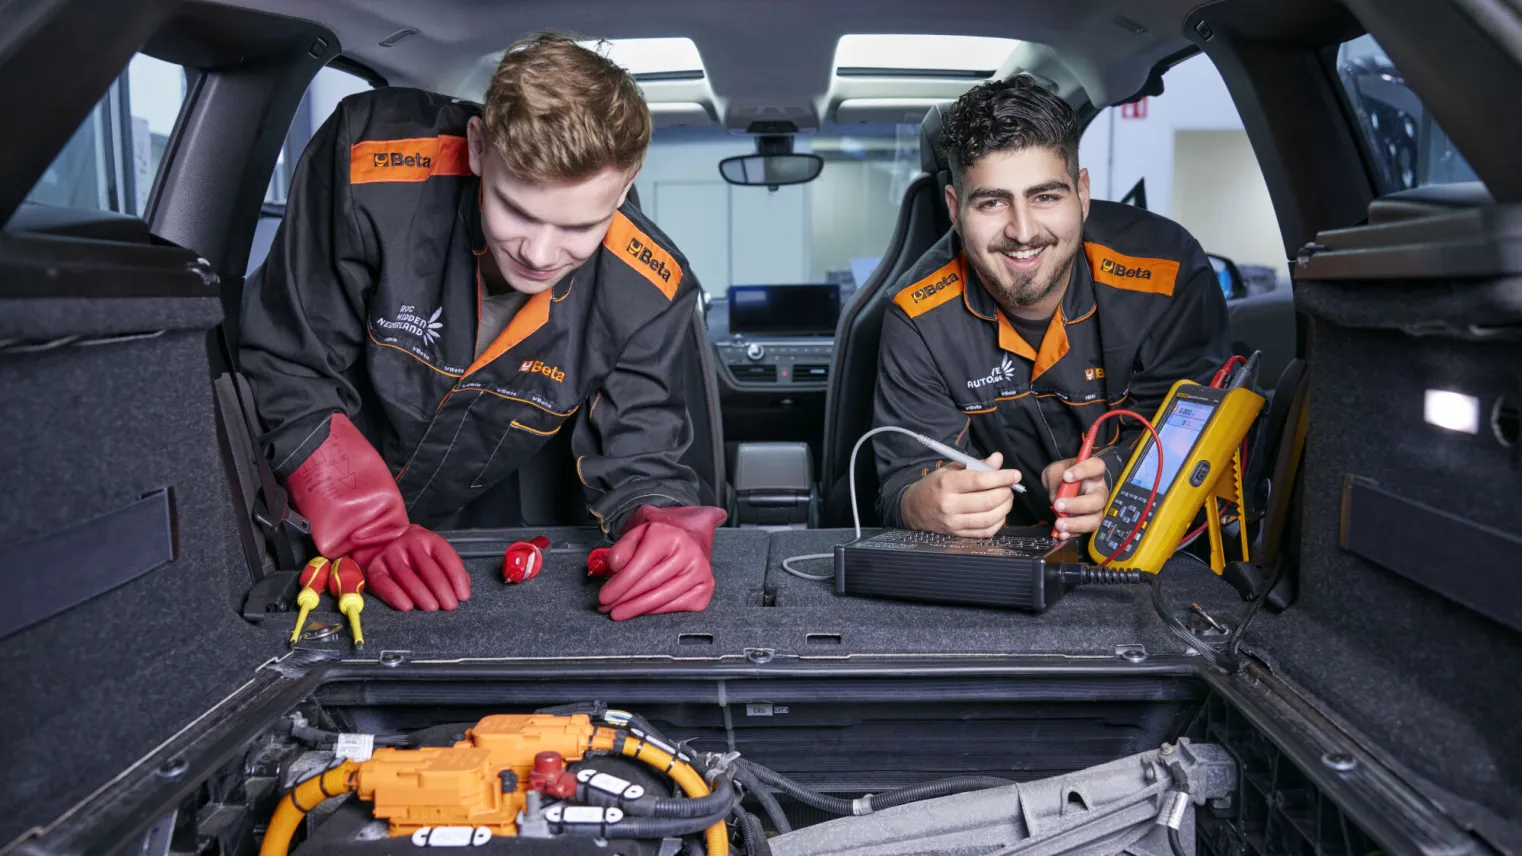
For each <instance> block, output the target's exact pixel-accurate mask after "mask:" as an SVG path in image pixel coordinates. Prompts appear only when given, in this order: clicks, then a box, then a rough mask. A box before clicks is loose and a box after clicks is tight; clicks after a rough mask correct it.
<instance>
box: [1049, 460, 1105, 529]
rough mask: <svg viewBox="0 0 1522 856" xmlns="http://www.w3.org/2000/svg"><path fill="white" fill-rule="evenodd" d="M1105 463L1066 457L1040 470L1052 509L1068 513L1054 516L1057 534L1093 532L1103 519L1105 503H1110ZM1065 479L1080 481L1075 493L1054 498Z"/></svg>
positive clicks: (1066, 480)
mask: <svg viewBox="0 0 1522 856" xmlns="http://www.w3.org/2000/svg"><path fill="white" fill-rule="evenodd" d="M1105 473H1106V470H1105V462H1104V461H1103V460H1101V459H1100V458H1098V457H1093V458H1089V459H1087V460H1084V461H1079V460H1078V459H1077V458H1068V459H1067V460H1065V461H1057V462H1056V463H1053V464H1049V465H1048V466H1047V468H1046V469H1044V470H1042V471H1041V483H1042V484H1044V485H1046V492H1047V495H1048V496H1050V498H1051V502H1052V510H1053V511H1058V512H1062V513H1065V514H1067V517H1059V518H1057V527H1056V528H1057V534H1058V537H1060V538H1062V539H1063V540H1067V539H1068V538H1072V537H1073V536H1074V535H1082V534H1084V533H1087V532H1093V531H1094V530H1096V529H1098V528H1099V524H1100V523H1101V522H1103V521H1104V515H1105V506H1106V505H1109V503H1110V489H1109V486H1108V485H1107V484H1106V483H1105ZM1064 482H1079V487H1078V495H1077V496H1070V497H1066V498H1064V499H1058V498H1057V490H1058V489H1059V488H1061V487H1062V485H1063V483H1064Z"/></svg>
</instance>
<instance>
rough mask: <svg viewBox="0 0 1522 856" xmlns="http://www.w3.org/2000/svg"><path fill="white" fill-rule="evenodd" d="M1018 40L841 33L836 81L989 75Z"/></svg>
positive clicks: (836, 52)
mask: <svg viewBox="0 0 1522 856" xmlns="http://www.w3.org/2000/svg"><path fill="white" fill-rule="evenodd" d="M1018 44H1020V41H1019V40H1018V39H1000V38H993V37H991V36H930V35H900V36H892V35H866V34H861V35H847V36H841V37H840V42H839V43H838V44H837V45H836V46H835V74H836V75H838V76H840V77H967V78H973V77H978V78H982V77H989V76H991V75H992V74H993V73H994V72H995V71H998V69H999V66H1000V65H1002V64H1003V62H1004V60H1005V58H1006V57H1008V56H1009V52H1010V51H1012V50H1014V49H1015V46H1016V45H1018Z"/></svg>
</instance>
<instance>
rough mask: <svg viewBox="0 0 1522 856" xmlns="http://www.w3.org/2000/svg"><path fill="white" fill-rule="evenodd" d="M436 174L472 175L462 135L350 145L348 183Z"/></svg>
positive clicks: (414, 178) (417, 178) (416, 178)
mask: <svg viewBox="0 0 1522 856" xmlns="http://www.w3.org/2000/svg"><path fill="white" fill-rule="evenodd" d="M436 175H471V171H470V151H469V148H468V146H467V144H466V142H465V138H464V137H455V136H450V135H446V134H440V135H439V136H437V137H413V138H410V139H405V140H365V141H363V142H359V143H355V144H354V145H353V146H350V147H349V183H350V184H375V183H379V182H393V181H395V182H414V181H427V180H428V179H430V178H432V177H434V176H436Z"/></svg>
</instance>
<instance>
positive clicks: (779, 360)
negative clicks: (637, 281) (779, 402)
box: [708, 284, 841, 392]
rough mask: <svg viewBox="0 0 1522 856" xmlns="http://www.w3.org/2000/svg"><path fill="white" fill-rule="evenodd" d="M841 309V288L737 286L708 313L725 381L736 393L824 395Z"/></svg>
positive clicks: (818, 285)
mask: <svg viewBox="0 0 1522 856" xmlns="http://www.w3.org/2000/svg"><path fill="white" fill-rule="evenodd" d="M840 308H841V288H840V286H839V285H835V284H800V285H745V286H733V287H731V288H730V289H729V292H728V295H727V296H726V297H725V298H723V299H720V300H715V301H713V302H712V303H711V304H710V306H709V311H708V333H709V339H710V341H711V342H712V344H713V347H714V351H715V356H716V357H717V360H716V362H717V364H718V366H719V372H720V375H721V378H720V379H721V381H722V382H723V383H724V384H725V385H728V386H729V387H730V388H732V389H736V390H746V389H752V390H758V391H759V390H778V389H785V390H791V391H795V392H805V391H819V392H823V391H824V388H825V384H826V382H827V381H828V380H829V374H830V360H831V358H832V357H833V356H834V353H835V325H836V322H838V321H839V319H840Z"/></svg>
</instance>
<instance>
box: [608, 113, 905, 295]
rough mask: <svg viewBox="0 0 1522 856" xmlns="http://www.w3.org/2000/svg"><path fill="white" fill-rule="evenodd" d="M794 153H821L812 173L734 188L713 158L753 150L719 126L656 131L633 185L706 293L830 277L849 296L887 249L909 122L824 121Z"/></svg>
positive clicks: (749, 141)
mask: <svg viewBox="0 0 1522 856" xmlns="http://www.w3.org/2000/svg"><path fill="white" fill-rule="evenodd" d="M793 150H794V151H795V152H812V153H814V154H817V155H819V156H820V157H821V158H823V159H824V169H823V170H822V171H821V172H820V174H819V178H817V179H816V180H814V181H812V182H810V183H808V184H800V185H793V186H788V187H780V188H778V189H777V190H769V189H767V188H765V187H736V186H732V185H730V184H728V183H726V182H725V181H724V179H723V178H722V177H720V175H719V161H720V160H722V159H724V158H726V157H730V156H732V155H745V154H754V153H755V151H756V147H755V142H754V138H753V137H751V136H750V135H748V134H747V135H733V134H729V133H727V132H726V131H724V129H722V128H707V127H705V128H692V127H677V128H662V129H657V130H656V131H655V133H654V135H653V137H652V140H651V145H650V153H649V155H648V156H647V157H646V159H645V165H644V168H643V169H642V170H641V171H640V175H639V178H638V179H637V180H636V186H637V188H638V190H639V195H640V204H641V206H642V208H643V209H644V211H645V213H646V214H647V215H649V216H650V218H651V219H652V220H653V221H655V224H656V225H657V226H659V227H660V228H661V229H662V230H663V231H665V232H666V234H667V235H669V236H670V237H671V239H672V240H673V241H675V242H676V244H677V246H679V247H681V248H682V252H683V253H684V254H686V256H687V259H688V262H689V264H690V265H691V266H692V270H693V272H694V273H695V274H696V275H697V277H698V281H699V282H701V283H702V284H703V287H704V289H705V290H706V291H707V292H708V293H709V294H710V295H711V296H713V297H724V296H725V294H726V293H727V292H728V289H729V287H730V286H731V285H790V284H800V283H835V284H838V285H840V286H841V290H842V293H849V292H850V291H851V290H852V289H854V288H855V287H857V286H859V285H861V284H862V283H863V282H865V280H866V278H867V276H868V275H870V274H871V272H872V270H873V269H874V268H875V267H876V266H877V262H878V260H879V258H881V256H882V254H883V251H884V250H885V249H886V248H887V244H888V239H889V237H890V236H891V235H892V232H893V225H894V222H895V221H896V219H897V218H898V210H899V203H900V202H901V201H902V200H903V196H904V191H905V190H906V189H907V188H908V186H909V183H910V182H911V181H913V180H914V177H915V176H916V175H918V174H919V172H920V158H919V126H918V125H908V124H905V125H850V126H832V125H825V126H824V127H823V128H821V129H820V130H819V131H818V132H816V133H814V134H799V135H797V137H796V138H795V142H794V146H793Z"/></svg>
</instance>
